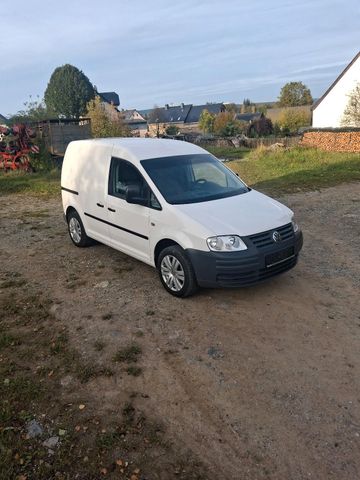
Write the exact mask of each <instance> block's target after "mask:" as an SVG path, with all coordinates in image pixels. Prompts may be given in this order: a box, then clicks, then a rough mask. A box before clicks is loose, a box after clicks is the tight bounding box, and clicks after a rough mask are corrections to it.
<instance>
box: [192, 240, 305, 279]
mask: <svg viewBox="0 0 360 480" xmlns="http://www.w3.org/2000/svg"><path fill="white" fill-rule="evenodd" d="M243 240H244V241H245V243H246V245H247V250H242V251H240V252H212V251H211V252H210V251H209V252H205V251H202V250H195V249H188V250H186V252H187V254H188V256H189V258H190V260H191V263H192V265H193V267H194V271H195V275H196V279H197V282H198V284H199V286H201V287H209V288H213V287H245V286H249V285H254V284H256V283H259V282H262V281H264V280H267V279H268V278H271V277H273V276H275V275H278V274H280V273H283V272H286V271H287V270H290V269H291V268H293V267H295V265H296V263H297V259H298V254H299V252H300V250H301V248H302V245H303V236H302V232H301V231H298V232H297V233H295V234H293V235H292V236H291V237H290V238H288V239H286V240H283V241H280V242H277V243H275V242H274V243H273V244H271V245H266V246H263V247H260V248H259V247H258V246H255V245H254V244H253V242H252V241H251V240H250V239H249V238H243ZM283 253H284V254H285V258H282V255H283Z"/></svg>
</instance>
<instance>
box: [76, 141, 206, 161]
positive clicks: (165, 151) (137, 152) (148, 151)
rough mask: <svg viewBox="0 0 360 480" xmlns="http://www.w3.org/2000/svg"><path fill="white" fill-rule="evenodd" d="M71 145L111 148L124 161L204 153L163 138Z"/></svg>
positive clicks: (196, 148) (194, 147) (186, 144)
mask: <svg viewBox="0 0 360 480" xmlns="http://www.w3.org/2000/svg"><path fill="white" fill-rule="evenodd" d="M71 143H73V144H77V145H80V144H84V145H85V144H86V145H87V146H89V145H91V144H95V145H97V146H100V145H103V146H104V147H110V146H112V147H113V153H112V154H113V156H119V157H120V158H124V159H125V160H131V161H138V162H139V161H141V160H146V159H150V158H160V157H168V156H175V155H191V154H200V153H204V150H203V149H202V148H201V147H198V146H197V145H194V144H192V143H189V142H185V141H180V140H170V139H163V138H95V139H91V140H76V141H74V142H71Z"/></svg>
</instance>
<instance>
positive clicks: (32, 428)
mask: <svg viewBox="0 0 360 480" xmlns="http://www.w3.org/2000/svg"><path fill="white" fill-rule="evenodd" d="M26 431H27V434H28V437H29V438H35V437H38V436H39V435H42V434H43V432H44V430H43V428H42V426H41V425H40V423H38V422H37V421H36V420H31V421H30V422H29V423H28V424H27V426H26Z"/></svg>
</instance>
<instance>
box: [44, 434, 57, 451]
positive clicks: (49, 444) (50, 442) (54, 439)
mask: <svg viewBox="0 0 360 480" xmlns="http://www.w3.org/2000/svg"><path fill="white" fill-rule="evenodd" d="M58 443H59V437H50V438H48V439H47V440H45V442H43V445H44V447H47V448H50V449H52V448H54V447H56V446H57V444H58Z"/></svg>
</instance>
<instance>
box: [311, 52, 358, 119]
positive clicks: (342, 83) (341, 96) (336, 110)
mask: <svg viewBox="0 0 360 480" xmlns="http://www.w3.org/2000/svg"><path fill="white" fill-rule="evenodd" d="M358 82H360V52H359V53H358V54H357V55H356V56H355V57H354V58H353V60H352V61H351V62H350V63H349V65H348V66H347V67H346V68H345V70H343V71H342V72H341V73H340V75H339V76H338V77H337V79H336V80H335V82H334V83H333V84H332V85H331V86H330V87H329V88H328V89H327V90H326V92H325V93H324V95H323V96H322V97H321V98H319V100H317V102H315V104H314V105H313V108H312V110H313V119H312V126H313V127H314V128H326V127H332V128H336V127H341V119H342V116H343V113H344V110H345V108H346V106H347V104H348V101H349V94H350V92H351V91H352V90H353V89H354V88H355V85H356V84H357V83H358Z"/></svg>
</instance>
